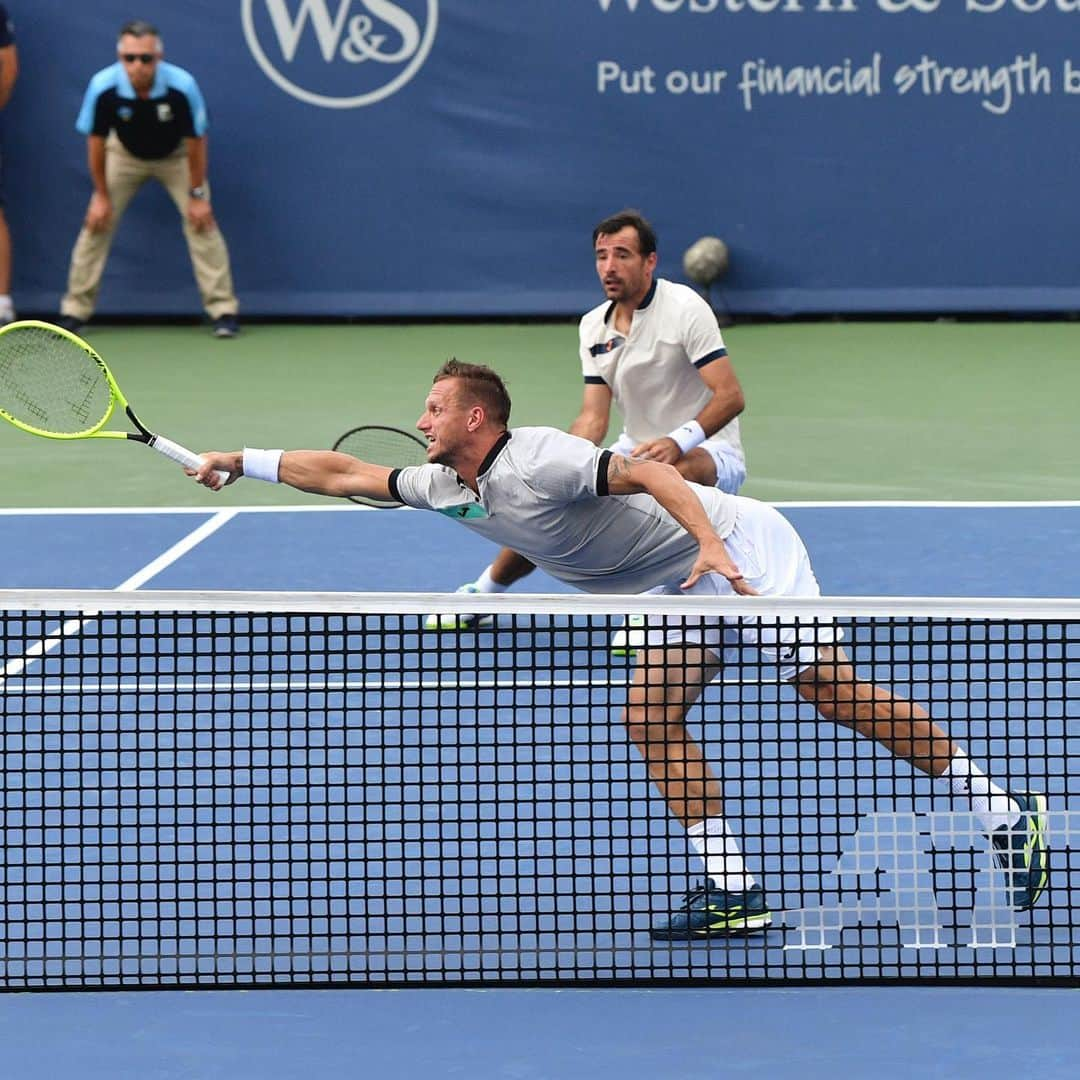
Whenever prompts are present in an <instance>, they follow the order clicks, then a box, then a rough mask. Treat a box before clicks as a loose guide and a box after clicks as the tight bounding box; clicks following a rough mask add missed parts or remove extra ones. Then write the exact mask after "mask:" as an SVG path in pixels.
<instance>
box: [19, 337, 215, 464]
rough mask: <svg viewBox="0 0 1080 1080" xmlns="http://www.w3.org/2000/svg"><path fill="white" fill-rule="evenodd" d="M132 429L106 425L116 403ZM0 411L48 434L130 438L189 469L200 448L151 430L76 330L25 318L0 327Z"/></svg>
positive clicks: (197, 461) (35, 432)
mask: <svg viewBox="0 0 1080 1080" xmlns="http://www.w3.org/2000/svg"><path fill="white" fill-rule="evenodd" d="M118 405H119V406H120V408H121V409H123V410H124V412H125V413H126V414H127V418H128V419H129V420H130V421H131V423H132V425H133V426H134V428H135V430H134V431H112V430H105V425H106V424H107V423H108V421H109V417H111V416H112V414H113V412H114V410H115V409H116V407H117V406H118ZM0 416H2V417H3V418H4V419H5V420H8V421H10V422H11V423H12V424H14V425H15V426H16V427H17V428H20V429H21V430H22V431H28V432H30V434H31V435H42V436H44V437H45V438H46V439H131V440H132V441H133V442H140V443H143V444H145V445H146V446H149V447H152V448H153V449H154V450H156V451H157V452H158V453H159V454H164V455H165V457H167V458H171V459H172V460H173V461H177V462H179V463H180V464H181V465H183V466H185V467H186V468H189V469H197V468H198V467H199V466H200V465H201V464H202V458H201V457H199V455H198V454H194V453H192V452H191V451H190V450H188V449H186V448H185V447H183V446H181V445H180V444H179V443H174V442H173V441H172V440H171V439H166V438H165V437H164V436H163V435H157V434H155V433H154V432H152V431H150V430H149V429H148V428H147V427H146V426H145V425H144V424H143V423H142V422H141V421H140V420H139V418H138V417H137V416H136V415H135V411H134V410H133V409H132V407H131V406H130V405H129V404H128V402H127V399H126V398H125V397H124V395H123V393H122V392H121V390H120V387H119V386H118V385H117V383H116V379H114V378H113V375H112V372H111V371H109V369H108V367H107V366H106V365H105V361H104V360H102V359H101V357H100V356H98V354H97V353H96V352H95V351H94V350H93V349H92V348H91V347H90V346H89V345H88V344H87V343H86V342H85V341H83V339H82V338H80V337H77V336H76V335H75V334H72V333H70V332H69V331H67V330H64V329H63V328H62V327H59V326H53V325H52V324H51V323H46V322H37V321H35V320H32V319H26V320H23V321H21V322H13V323H9V324H8V325H7V326H5V327H3V328H0Z"/></svg>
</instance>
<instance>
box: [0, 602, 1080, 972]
mask: <svg viewBox="0 0 1080 1080" xmlns="http://www.w3.org/2000/svg"><path fill="white" fill-rule="evenodd" d="M432 610H443V611H446V612H449V613H451V614H455V613H456V614H463V613H465V612H468V613H469V614H477V613H481V614H486V615H489V616H491V621H490V622H489V623H488V624H486V625H482V626H481V627H480V628H479V629H477V630H475V631H463V632H456V633H434V632H428V631H425V630H424V629H423V623H424V617H425V615H426V614H428V613H429V612H431V611H432ZM748 613H750V614H751V615H752V616H753V618H754V619H756V620H757V623H756V633H757V635H758V637H759V639H760V640H761V641H767V640H768V631H769V629H770V628H774V629H775V628H777V627H785V626H790V625H791V624H792V620H797V624H798V627H799V628H800V634H801V636H802V641H803V642H804V643H805V642H807V641H812V640H813V639H815V638H816V639H817V640H818V642H819V644H821V645H822V646H827V644H828V642H829V641H831V640H832V637H833V635H834V634H835V631H836V629H837V628H839V629H840V630H841V632H842V635H843V645H844V648H845V649H846V650H847V651H848V653H849V654H850V655H851V657H852V659H853V661H854V664H855V669H856V671H857V672H858V674H859V676H860V677H862V678H866V679H873V680H874V681H875V682H876V683H878V684H879V685H882V686H887V687H890V688H892V689H893V690H895V691H896V693H897V694H899V695H901V696H902V697H903V698H905V699H911V700H914V701H917V702H921V703H922V704H923V705H925V706H926V707H927V709H928V710H929V712H930V714H931V716H932V717H933V718H934V719H935V720H936V721H938V722H940V724H941V725H942V726H943V727H944V728H946V729H947V731H948V733H949V735H950V736H951V737H952V739H954V740H956V742H958V743H959V744H961V745H962V746H963V747H964V748H965V749H966V752H967V754H968V755H970V758H971V760H973V761H976V762H978V763H979V764H980V765H981V767H982V768H983V769H985V770H986V771H987V773H988V774H989V775H990V776H991V777H992V778H996V779H997V780H998V781H1000V783H1001V784H1002V785H1003V786H1005V787H1007V788H1008V789H1009V790H1010V791H1031V792H1038V793H1041V794H1043V795H1045V796H1046V800H1047V813H1046V815H1045V822H1044V823H1045V825H1046V827H1047V833H1048V836H1049V856H1048V864H1049V885H1048V888H1047V889H1046V891H1045V893H1044V894H1043V895H1042V896H1041V897H1040V898H1039V900H1038V902H1037V903H1036V904H1035V905H1034V906H1033V907H1032V908H1031V909H1030V910H1016V907H1017V904H1016V898H1015V895H1014V889H1013V884H1014V883H1013V882H1012V881H1011V879H1010V876H1009V873H1008V872H1007V871H1005V870H1003V869H1002V866H1001V865H1000V860H999V859H998V858H997V857H996V854H995V852H996V850H997V849H996V848H995V845H994V844H993V843H992V842H991V841H990V840H989V839H988V837H987V835H986V824H985V821H984V820H982V819H980V818H979V816H978V815H977V814H976V813H975V812H973V809H972V806H971V804H970V803H969V802H962V803H961V802H957V800H956V799H955V798H954V797H952V796H951V795H950V793H949V790H948V785H946V787H945V791H944V793H943V791H942V781H941V780H937V781H932V780H931V779H929V778H928V777H927V776H925V775H924V774H923V773H921V772H919V771H918V770H916V769H914V768H912V767H911V766H910V765H909V764H907V763H906V762H904V761H901V760H897V759H896V758H894V757H893V756H892V755H891V754H890V753H889V752H888V751H887V750H885V749H884V748H883V747H882V746H880V745H878V744H877V743H875V742H874V741H872V740H871V739H867V738H860V737H859V736H857V735H855V734H853V733H852V732H851V731H850V730H848V729H846V728H844V727H842V726H839V725H837V724H835V723H832V722H828V721H824V720H822V719H820V718H819V717H818V716H817V715H816V713H815V710H814V708H812V707H811V706H810V705H808V704H807V703H806V702H805V701H801V700H800V699H799V698H798V697H797V695H796V693H795V691H794V690H793V688H792V686H791V684H790V683H788V682H785V681H784V680H783V679H782V678H780V670H779V668H778V667H777V666H772V665H770V662H769V661H770V660H772V661H775V663H777V664H783V663H784V662H785V660H786V659H790V658H789V657H785V656H784V655H783V651H782V649H781V650H780V652H779V654H777V653H775V652H774V653H771V654H770V653H769V652H768V650H765V652H762V651H761V650H759V649H757V648H752V647H749V646H748V645H747V643H746V642H745V641H742V642H738V641H735V640H734V638H732V637H731V627H730V626H729V627H728V630H727V634H728V636H727V637H726V638H725V639H724V641H723V642H722V643H721V644H720V645H718V648H720V649H722V650H723V657H724V663H723V666H722V668H721V670H720V672H719V674H718V676H717V677H716V678H715V679H714V680H713V681H711V682H710V683H709V684H708V685H707V687H706V689H705V691H704V694H703V695H702V697H701V698H700V700H699V701H698V702H697V703H696V704H695V705H694V706H693V708H692V709H691V710H690V712H689V715H688V721H687V726H688V729H689V731H690V733H691V735H692V736H693V738H694V739H695V740H697V742H698V743H699V744H700V745H701V747H702V748H703V751H704V757H705V759H706V760H708V761H709V762H711V764H712V768H713V770H714V772H715V774H716V776H717V778H718V780H719V782H720V784H721V786H722V790H723V800H724V802H723V817H724V819H725V820H726V822H727V823H728V826H729V828H730V829H731V831H732V833H733V835H735V836H736V837H737V838H738V843H739V845H740V848H741V851H742V855H743V857H744V859H745V867H746V871H747V873H749V874H750V875H752V876H753V877H754V879H755V880H756V881H757V882H758V883H759V884H760V885H761V886H762V888H763V890H764V896H765V897H766V900H767V904H768V907H769V909H770V910H771V916H772V921H771V925H769V926H767V927H762V928H760V929H757V930H756V931H755V932H753V933H749V934H746V935H745V936H723V937H713V938H710V939H708V940H670V939H667V940H656V939H655V938H654V931H655V930H656V928H657V927H658V926H664V925H669V924H670V919H671V916H672V913H673V912H679V911H680V910H683V909H682V907H681V905H682V903H683V900H682V897H683V894H684V893H690V894H693V891H694V886H695V884H696V883H697V882H699V881H702V880H703V878H704V872H703V866H702V863H701V862H700V861H699V859H698V856H697V855H696V854H695V853H694V850H693V848H692V847H691V845H690V843H689V842H688V839H687V832H686V828H685V825H684V824H682V823H680V821H679V820H678V818H677V817H675V816H673V814H672V811H671V808H670V807H669V805H668V804H667V803H666V802H665V800H664V799H663V798H661V797H660V794H659V793H658V790H657V787H656V786H655V784H654V783H653V782H652V781H653V780H654V779H655V777H656V773H655V770H654V772H653V774H652V776H651V775H650V771H649V769H647V768H646V765H645V762H644V759H643V757H642V753H641V752H639V749H638V747H637V746H635V744H634V741H633V738H632V737H631V736H630V730H631V729H630V728H628V726H627V724H626V723H624V717H623V709H624V706H625V705H626V704H627V701H628V697H629V698H633V695H634V693H635V691H634V689H633V687H632V684H633V681H634V680H635V678H637V679H639V680H641V679H644V680H645V683H646V684H647V685H646V686H645V687H644V689H641V690H640V693H643V694H645V695H646V696H647V695H648V694H649V693H653V692H654V691H655V692H661V690H662V689H663V687H664V686H666V687H667V690H664V691H663V694H666V693H667V692H668V691H670V690H671V688H672V687H675V688H676V691H675V697H676V698H677V697H678V696H679V694H680V693H682V694H683V696H687V697H692V696H693V694H692V693H691V692H690V691H688V690H687V688H688V687H693V686H694V685H695V677H694V676H693V675H692V673H690V674H687V675H686V676H685V679H683V680H682V681H680V679H679V678H678V677H677V676H676V677H674V678H673V677H672V672H673V670H675V669H673V667H672V656H673V655H674V656H678V655H681V656H682V662H683V664H684V670H685V671H686V672H690V670H691V668H692V667H693V664H694V663H696V662H697V660H700V657H698V658H697V660H695V655H694V654H693V653H692V652H686V653H684V654H678V653H671V652H669V653H667V654H666V656H665V663H666V667H663V668H662V667H661V666H660V665H659V660H658V657H659V656H664V655H665V654H663V653H662V652H661V651H660V650H659V645H660V643H661V639H662V638H663V636H664V633H665V631H663V630H662V629H661V628H662V627H663V626H665V625H666V626H667V631H669V632H670V636H671V637H672V638H673V639H674V637H675V636H679V637H680V638H681V637H685V638H687V639H692V638H693V633H694V632H695V631H696V630H699V629H700V627H701V625H702V620H703V619H705V618H710V619H715V618H716V617H718V616H726V617H733V616H736V615H737V616H739V617H742V618H746V617H747V614H748ZM628 614H639V615H644V616H645V617H646V619H647V620H648V625H649V627H650V629H649V635H650V638H649V641H650V650H649V651H646V650H645V649H641V650H639V651H638V654H637V656H636V658H635V657H627V656H622V655H618V656H616V655H613V654H612V651H611V649H610V645H611V639H612V635H613V633H615V632H616V631H617V630H618V629H619V628H620V627H621V626H622V624H623V620H624V617H625V616H626V615H628ZM676 618H678V619H679V620H681V625H679V626H674V625H673V624H672V623H671V620H673V619H676ZM665 620H668V622H667V623H665ZM0 627H2V640H3V656H2V660H3V664H4V667H3V676H2V680H0V717H2V722H3V763H2V764H3V769H2V774H0V775H2V786H3V801H2V808H3V834H2V835H3V850H2V852H0V989H7V990H25V989H41V988H44V989H62V988H82V989H89V988H106V987H174V986H206V987H243V986H272V985H279V986H329V985H351V986H361V985H363V986H383V987H388V986H416V985H448V984H454V985H548V984H558V985H563V984H566V985H608V984H618V985H631V984H651V985H653V984H665V985H666V984H697V983H725V984H729V985H730V984H736V985H738V984H793V985H799V984H811V983H812V984H832V983H837V984H839V983H852V982H941V983H961V982H1012V983H1048V984H1049V983H1052V984H1062V985H1080V944H1078V942H1080V938H1078V935H1077V923H1078V921H1080V918H1078V915H1080V909H1078V908H1077V907H1076V906H1074V905H1073V903H1072V899H1073V897H1074V896H1075V895H1076V891H1075V885H1076V884H1077V882H1078V875H1080V854H1078V853H1074V851H1075V850H1076V849H1077V848H1078V843H1077V841H1076V840H1075V839H1074V837H1073V835H1072V834H1073V831H1074V824H1073V822H1074V820H1075V819H1074V817H1073V815H1074V813H1075V810H1074V809H1072V807H1073V805H1074V804H1076V805H1080V803H1076V800H1077V798H1078V796H1080V765H1077V764H1076V763H1077V762H1078V761H1080V726H1078V720H1077V715H1078V711H1080V706H1078V704H1077V701H1078V693H1077V691H1078V690H1080V602H1073V601H1022V600H917V599H907V600H897V599H856V598H842V599H821V600H816V601H799V600H763V599H760V598H754V599H750V600H746V599H734V600H715V601H712V602H711V603H710V602H701V601H698V600H696V599H694V598H678V597H676V598H664V597H649V598H638V597H635V598H629V597H618V598H612V597H606V598H604V597H590V596H531V597H530V596H524V595H522V596H498V597H476V596H467V597H466V596H460V597H459V596H441V595H440V596H432V595H427V594H408V595H406V594H392V595H391V594H378V595H376V594H280V593H277V594H270V593H262V594H260V593H251V594H244V593H185V592H145V593H117V592H81V591H80V592H75V591H58V592H49V593H28V592H22V591H7V592H3V591H0ZM654 647H655V649H654ZM639 665H643V666H642V667H640V668H639ZM639 672H641V673H639ZM663 694H662V696H663ZM664 700H665V701H666V702H667V704H668V705H670V704H671V701H670V699H669V698H665V699H664ZM649 715H650V717H651V718H652V719H653V720H656V718H657V714H656V713H655V712H653V713H650V714H649ZM663 716H664V718H665V723H667V724H670V723H671V722H674V721H677V716H676V715H674V714H671V713H669V712H663ZM631 719H633V716H631ZM639 719H640V715H639ZM654 728H655V725H654V727H650V728H649V730H648V732H647V733H646V734H645V735H644V739H645V743H644V745H645V748H646V751H647V752H648V753H649V754H650V761H651V760H652V752H651V749H650V744H649V741H648V740H649V739H650V738H653V737H654V733H655V732H654ZM660 728H661V729H664V728H665V724H664V723H661V724H660ZM636 737H638V739H639V741H640V739H641V738H642V734H641V731H638V732H637V736H636ZM665 753H666V755H667V758H669V759H670V758H671V750H670V744H668V749H667V750H666V751H665ZM688 753H689V752H688V751H686V750H684V751H683V754H684V758H683V761H682V762H681V764H682V765H683V766H684V767H686V768H689V767H690V766H689V765H687V762H689V761H690V760H691V758H690V756H688ZM653 764H654V765H655V763H653ZM679 764H680V762H676V765H679ZM670 794H671V791H670V790H669V795H670ZM691 816H692V815H691ZM1077 826H1080V822H1078V823H1077Z"/></svg>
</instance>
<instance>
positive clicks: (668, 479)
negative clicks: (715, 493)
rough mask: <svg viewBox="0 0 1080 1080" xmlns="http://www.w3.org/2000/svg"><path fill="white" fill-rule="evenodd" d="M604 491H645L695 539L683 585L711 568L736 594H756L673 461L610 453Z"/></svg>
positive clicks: (630, 492) (611, 492)
mask: <svg viewBox="0 0 1080 1080" xmlns="http://www.w3.org/2000/svg"><path fill="white" fill-rule="evenodd" d="M608 492H609V493H610V494H612V495H634V494H637V493H639V492H647V493H648V494H649V495H651V496H652V497H653V498H654V499H655V500H656V501H657V502H658V503H659V504H660V505H661V506H662V507H663V508H664V509H665V510H666V511H667V512H668V513H669V514H670V515H671V516H672V517H673V518H674V519H675V520H676V521H677V522H678V523H679V524H680V525H681V526H682V527H683V528H684V529H685V530H686V531H687V532H688V533H689V534H690V535H691V536H692V537H693V538H694V539H695V540H696V541H697V543H698V547H699V548H700V551H699V552H698V558H697V561H696V562H695V563H694V566H693V568H692V569H691V571H690V574H689V576H688V577H687V579H686V580H685V581H684V582H683V584H682V587H683V588H684V589H689V588H690V586H691V585H693V584H694V583H695V582H697V580H698V579H699V578H700V577H701V575H702V574H706V573H710V572H713V571H715V572H716V573H718V574H723V576H724V577H726V578H727V579H728V581H730V582H731V587H732V589H734V590H735V592H737V593H738V594H739V595H740V596H753V595H755V594H756V592H757V590H756V589H754V588H753V587H752V586H751V585H748V584H747V582H746V580H745V579H744V578H743V576H742V572H741V571H740V570H739V568H738V567H737V566H736V565H735V563H734V562H732V559H731V556H730V555H728V552H727V548H726V547H724V541H723V540H721V539H720V537H719V536H717V535H716V530H715V529H714V528H713V526H712V522H711V521H709V516H708V514H706V513H705V508H704V507H703V506H702V505H701V500H700V499H699V498H698V497H697V496H696V495H695V494H694V492H693V489H692V488H691V487H690V485H689V484H687V482H686V481H685V480H684V479H683V478H682V476H681V475H680V474H679V471H678V469H676V468H675V467H674V466H673V465H665V464H663V463H661V462H659V461H639V460H637V459H636V458H628V457H623V456H622V455H621V454H612V455H611V460H610V461H609V462H608Z"/></svg>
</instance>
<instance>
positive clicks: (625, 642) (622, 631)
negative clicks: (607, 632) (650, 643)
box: [608, 615, 646, 656]
mask: <svg viewBox="0 0 1080 1080" xmlns="http://www.w3.org/2000/svg"><path fill="white" fill-rule="evenodd" d="M645 634H646V628H645V616H644V615H628V616H627V617H626V622H625V623H624V624H623V625H622V626H620V627H619V629H618V630H616V631H615V633H614V634H612V635H611V644H610V645H609V646H608V651H609V652H610V653H611V655H612V656H633V655H634V654H635V653H636V652H637V651H638V649H644V648H645Z"/></svg>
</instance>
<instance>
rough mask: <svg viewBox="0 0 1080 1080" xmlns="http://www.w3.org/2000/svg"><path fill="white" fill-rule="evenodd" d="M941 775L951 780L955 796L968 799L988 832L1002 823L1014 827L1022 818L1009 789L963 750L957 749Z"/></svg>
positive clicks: (972, 809) (950, 785)
mask: <svg viewBox="0 0 1080 1080" xmlns="http://www.w3.org/2000/svg"><path fill="white" fill-rule="evenodd" d="M938 779H939V780H945V781H947V782H948V784H949V787H950V790H951V791H952V793H953V795H954V796H955V797H956V798H958V799H966V800H967V801H968V803H969V805H970V806H971V812H972V813H973V814H974V815H975V816H976V817H977V818H978V819H979V821H980V822H982V827H983V828H984V829H985V830H986V831H987V832H988V833H991V832H993V831H994V830H995V829H1000V828H1001V826H1002V825H1007V826H1008V827H1009V828H1010V829H1011V828H1012V827H1013V826H1014V825H1015V824H1016V823H1017V822H1018V821H1019V820H1020V808H1019V807H1018V806H1017V805H1016V803H1015V802H1013V800H1012V799H1011V798H1010V797H1009V793H1008V792H1007V791H1005V790H1004V789H1003V788H1000V787H998V785H997V784H995V783H994V781H993V780H991V779H990V777H989V776H987V775H986V773H984V772H983V771H982V769H980V768H979V766H978V765H976V764H975V762H973V761H972V760H971V758H969V757H968V756H967V754H965V753H964V751H963V750H959V749H958V750H957V751H956V753H955V754H954V755H953V758H952V760H951V761H950V762H949V764H948V765H947V766H946V767H945V771H944V772H943V773H942V774H941V775H940V776H939V777H938Z"/></svg>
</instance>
